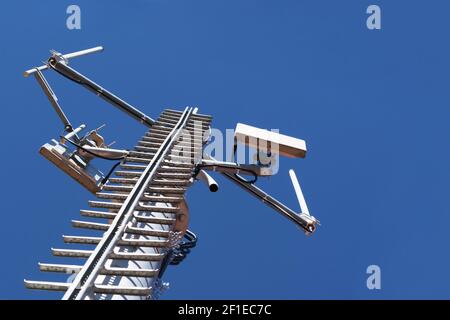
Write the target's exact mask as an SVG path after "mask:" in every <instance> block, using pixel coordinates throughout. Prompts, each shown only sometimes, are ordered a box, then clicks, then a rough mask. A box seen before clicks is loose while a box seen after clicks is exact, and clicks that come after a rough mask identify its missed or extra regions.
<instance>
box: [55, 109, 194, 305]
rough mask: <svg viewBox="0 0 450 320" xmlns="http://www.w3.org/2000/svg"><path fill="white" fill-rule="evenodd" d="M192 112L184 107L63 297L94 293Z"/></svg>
mask: <svg viewBox="0 0 450 320" xmlns="http://www.w3.org/2000/svg"><path fill="white" fill-rule="evenodd" d="M192 112H193V108H190V107H187V108H185V110H184V112H183V113H182V115H181V116H180V119H179V121H178V122H177V124H176V126H175V127H174V128H173V130H172V131H171V132H170V133H169V135H168V136H167V137H166V139H165V140H164V142H163V143H162V145H161V147H160V149H159V150H158V151H157V152H156V154H155V156H154V157H153V159H152V160H151V161H150V163H149V164H148V166H147V168H146V169H145V170H144V172H143V174H142V176H141V177H140V178H139V180H138V181H137V183H136V185H135V186H134V187H133V189H132V191H131V192H130V194H129V195H128V197H127V199H126V200H125V202H124V204H123V206H122V207H121V209H120V210H119V212H118V213H117V216H116V217H115V219H114V220H113V222H112V223H111V227H110V228H109V229H108V231H106V232H105V234H104V236H103V238H102V240H101V241H100V243H99V244H98V245H97V247H96V248H95V250H94V252H93V253H92V254H91V256H90V257H89V259H88V260H87V261H86V263H85V264H84V266H83V268H82V269H81V271H80V272H79V273H78V275H77V276H76V278H75V280H74V281H73V283H72V284H71V285H70V287H69V288H68V290H67V291H66V293H65V294H64V296H63V300H83V299H84V298H85V297H88V296H89V295H90V294H92V292H93V286H94V282H95V279H96V278H97V276H98V275H99V271H100V269H101V268H102V267H103V265H104V264H105V263H106V261H107V260H108V255H109V253H110V252H112V250H113V249H114V247H115V246H116V245H117V243H118V242H119V240H120V239H121V237H122V236H123V233H124V230H125V228H126V225H127V223H128V221H130V220H131V219H132V218H133V212H134V211H135V207H136V206H137V205H138V203H139V200H140V198H141V196H142V195H143V193H144V192H145V189H146V188H147V186H148V185H149V184H150V182H151V181H152V179H153V178H154V176H155V173H156V171H157V169H158V167H159V165H160V163H161V162H162V161H163V160H164V158H165V156H166V155H167V154H168V152H169V151H170V147H171V146H172V145H173V144H174V143H175V142H176V141H177V138H178V136H179V135H180V133H181V130H182V129H183V127H184V126H185V125H186V124H187V122H188V120H189V117H190V116H191V114H192Z"/></svg>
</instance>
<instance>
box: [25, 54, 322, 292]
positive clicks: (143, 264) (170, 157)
mask: <svg viewBox="0 0 450 320" xmlns="http://www.w3.org/2000/svg"><path fill="white" fill-rule="evenodd" d="M101 51H103V47H95V48H91V49H87V50H82V51H78V52H74V53H69V54H61V53H59V52H56V51H51V56H50V58H49V59H48V60H47V61H46V62H45V63H44V64H43V65H42V66H39V67H35V68H32V69H30V70H27V71H25V73H24V76H25V77H28V76H30V75H33V76H34V77H35V78H36V80H37V81H38V83H39V85H40V86H41V88H42V90H43V91H44V93H45V94H46V96H47V98H48V99H49V101H50V104H51V105H52V107H53V109H54V110H55V112H56V114H57V115H58V117H59V119H60V120H61V122H62V124H63V128H64V132H63V134H62V135H61V136H60V137H59V138H58V139H53V140H52V141H51V142H50V143H46V144H44V145H43V146H42V147H41V149H40V153H41V154H42V155H43V156H44V157H45V158H47V159H48V160H49V161H50V162H52V163H53V164H54V165H56V166H57V167H58V168H60V169H61V170H62V171H64V172H65V173H66V174H68V175H69V176H70V177H72V178H73V179H74V180H76V181H77V182H78V183H80V184H81V185H82V186H83V187H85V188H86V189H87V190H89V191H90V192H92V193H93V194H95V195H96V197H97V199H96V200H93V201H89V205H90V207H92V208H93V209H94V210H81V211H80V213H81V215H82V216H84V217H87V218H89V219H91V220H89V221H86V220H83V221H79V220H72V225H73V226H74V227H75V228H81V229H88V230H94V231H99V232H101V234H100V236H66V235H65V236H63V239H64V242H65V243H68V244H75V245H90V246H91V249H89V250H85V249H78V248H76V249H56V248H52V253H53V255H54V256H58V257H65V258H68V257H72V258H82V259H85V262H84V263H83V264H82V265H67V264H54V263H40V264H39V268H40V270H41V271H46V272H59V273H66V274H72V275H71V276H70V277H69V281H67V282H48V281H31V280H25V285H26V287H27V288H30V289H41V290H53V291H62V292H64V295H63V299H64V300H86V299H156V298H158V296H159V295H160V294H161V292H162V291H164V290H165V289H166V288H167V286H168V284H167V283H165V282H163V281H162V277H163V274H164V272H165V270H166V269H167V267H168V266H169V265H177V264H179V263H180V262H181V261H183V259H184V258H185V257H186V255H187V254H188V253H189V252H190V249H192V248H193V247H195V244H196V242H197V237H196V235H195V234H194V233H193V232H191V231H190V230H188V222H189V209H188V206H187V203H186V199H185V196H184V194H185V191H186V190H187V188H189V186H191V185H192V184H193V183H195V182H196V181H202V182H204V183H205V184H206V185H207V186H208V188H209V190H210V191H212V192H216V191H217V190H218V189H219V185H218V183H217V182H216V181H215V180H214V178H213V177H212V176H211V175H210V174H209V173H208V172H211V171H216V172H218V173H220V174H222V175H223V176H224V177H226V178H227V179H228V180H230V181H231V182H233V183H234V184H236V185H238V186H239V187H241V188H243V189H244V190H245V191H247V192H249V193H250V194H252V195H253V196H255V197H256V198H257V199H260V200H261V201H262V202H263V203H265V204H266V205H268V206H269V207H271V208H273V209H274V210H275V211H277V212H278V213H280V214H281V215H283V216H284V217H286V218H288V219H289V220H290V221H292V222H293V223H294V224H295V225H296V226H298V227H299V228H300V229H301V230H303V231H304V232H305V233H306V234H307V235H309V234H312V233H313V232H314V231H315V230H316V225H318V224H319V222H318V221H317V220H316V219H315V218H314V217H313V216H311V215H310V213H309V210H308V207H307V205H306V201H305V198H304V196H303V192H302V189H301V187H300V184H299V182H298V179H297V176H296V174H295V172H294V171H293V170H290V171H289V174H290V177H291V180H292V184H293V187H294V191H295V194H296V196H297V200H298V202H299V206H300V212H296V211H294V210H292V209H290V208H289V207H288V206H286V205H285V204H283V203H282V202H281V201H279V200H277V199H275V198H274V197H272V196H271V195H270V194H268V193H267V192H265V191H264V190H262V189H261V188H259V187H257V186H256V184H255V182H256V179H257V178H258V177H260V176H271V175H273V171H272V168H271V166H270V165H268V163H267V159H269V162H270V159H271V157H272V156H273V155H283V156H288V157H294V158H304V157H305V155H306V143H305V141H303V140H301V139H296V138H293V137H290V136H286V135H282V134H279V133H274V132H271V131H267V130H263V129H260V128H256V127H252V126H249V125H245V124H241V123H238V124H237V126H236V130H235V150H236V149H237V147H238V145H243V146H244V147H245V146H247V147H249V148H255V149H256V151H257V160H258V162H257V163H256V164H239V163H236V162H224V161H219V160H216V159H214V158H213V157H211V156H210V155H208V154H206V153H205V152H204V147H205V146H206V145H207V144H208V142H209V138H210V136H211V127H210V124H211V120H212V117H211V116H209V115H204V114H199V113H198V108H193V107H186V108H184V109H183V110H172V109H165V110H163V112H162V113H161V114H160V116H159V117H158V118H157V119H156V120H155V119H152V118H151V117H149V116H147V115H146V114H145V113H143V112H142V111H140V110H139V109H138V108H136V107H134V106H132V105H131V104H129V103H128V102H126V101H125V100H123V99H121V98H119V97H118V96H116V95H114V94H113V93H111V92H110V91H108V90H106V89H105V88H103V87H101V86H100V85H98V84H97V83H95V82H94V81H92V80H90V79H89V78H87V77H86V76H84V75H83V74H81V73H79V72H78V71H76V70H75V69H73V68H72V67H71V66H69V62H70V61H71V60H72V59H74V58H77V57H81V56H85V55H88V54H93V53H97V52H101ZM46 70H53V71H55V72H57V73H58V74H60V75H62V76H63V77H65V78H67V79H69V80H72V81H73V82H75V83H77V84H79V85H81V86H83V87H85V88H86V89H88V90H89V91H91V92H93V93H94V94H96V95H97V96H99V97H101V98H103V99H104V100H106V101H107V102H109V103H110V104H112V105H113V106H115V107H117V108H118V109H119V110H121V111H123V112H125V114H127V115H128V116H131V117H132V118H133V119H135V120H137V121H138V122H139V123H141V124H143V125H144V126H146V127H148V128H149V130H148V132H147V133H145V135H144V136H143V137H142V138H141V140H140V141H138V143H137V145H136V146H134V148H133V149H132V150H124V149H114V148H112V147H111V145H112V143H110V144H107V143H106V142H105V139H104V138H103V137H102V136H101V135H100V134H99V131H100V129H101V128H102V127H99V128H96V129H94V130H91V131H87V133H85V134H84V135H83V134H82V132H83V131H85V129H86V125H84V124H80V125H79V126H78V127H74V126H73V125H72V123H71V122H70V121H69V119H68V118H67V116H66V114H65V113H64V111H63V109H62V107H61V105H60V104H59V102H58V98H57V96H56V94H55V93H54V91H53V90H52V88H51V87H50V85H49V83H48V82H47V80H46V78H45V77H44V74H43V72H44V71H46ZM261 145H264V146H263V147H262V146H261ZM95 158H101V159H105V160H113V161H116V164H115V165H114V166H113V167H112V169H111V170H110V172H109V173H107V174H104V173H102V172H101V171H100V170H98V169H97V168H95V167H94V166H93V165H92V164H91V161H92V160H93V159H95ZM263 160H265V161H263ZM117 167H120V169H117ZM244 176H251V177H253V179H248V178H246V177H244ZM93 220H95V221H93ZM99 220H100V221H102V222H98V221H99Z"/></svg>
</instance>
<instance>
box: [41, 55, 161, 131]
mask: <svg viewBox="0 0 450 320" xmlns="http://www.w3.org/2000/svg"><path fill="white" fill-rule="evenodd" d="M48 63H49V65H50V67H51V68H53V69H55V70H56V71H57V72H58V73H60V74H62V75H63V76H65V77H67V78H69V79H71V80H73V81H75V82H77V83H79V84H81V85H82V86H83V87H85V88H86V89H88V90H89V91H91V92H93V93H95V94H96V95H98V96H100V97H101V98H103V99H104V100H106V101H107V102H109V103H111V104H112V105H114V106H116V107H117V108H119V109H120V110H122V111H123V112H125V113H126V114H128V115H129V116H131V117H133V118H134V119H136V120H138V121H139V122H140V123H142V124H145V125H147V126H148V127H151V126H152V125H153V123H155V120H153V119H152V118H150V117H149V116H147V115H146V114H145V113H143V112H141V111H140V110H138V109H136V108H135V107H133V106H132V105H130V104H129V103H127V102H126V101H124V100H122V99H120V98H119V97H117V96H116V95H114V94H112V93H111V92H109V91H108V90H106V89H105V88H102V87H101V86H99V85H98V84H97V83H95V82H94V81H92V80H90V79H89V78H87V77H85V76H84V75H82V74H81V73H79V72H78V71H76V70H74V69H72V68H71V67H69V66H68V65H67V64H65V63H63V62H62V61H58V60H57V59H56V58H55V57H52V58H50V59H49V61H48Z"/></svg>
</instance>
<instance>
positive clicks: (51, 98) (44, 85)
mask: <svg viewBox="0 0 450 320" xmlns="http://www.w3.org/2000/svg"><path fill="white" fill-rule="evenodd" d="M34 76H35V78H36V80H37V82H38V83H39V85H40V86H41V88H42V90H43V91H44V93H45V95H46V96H47V98H48V100H49V101H50V104H51V105H52V107H53V109H54V110H55V111H56V114H57V115H58V117H59V118H60V119H61V121H62V123H63V124H64V128H65V129H66V130H67V129H68V131H71V130H73V127H72V124H71V123H70V121H69V119H67V116H66V115H65V113H64V111H63V110H62V108H61V106H60V105H59V103H58V97H57V96H56V94H55V93H54V92H53V90H52V88H51V87H50V85H49V84H48V82H47V80H46V79H45V77H44V75H43V74H42V72H41V71H40V70H39V69H37V68H36V69H35V73H34Z"/></svg>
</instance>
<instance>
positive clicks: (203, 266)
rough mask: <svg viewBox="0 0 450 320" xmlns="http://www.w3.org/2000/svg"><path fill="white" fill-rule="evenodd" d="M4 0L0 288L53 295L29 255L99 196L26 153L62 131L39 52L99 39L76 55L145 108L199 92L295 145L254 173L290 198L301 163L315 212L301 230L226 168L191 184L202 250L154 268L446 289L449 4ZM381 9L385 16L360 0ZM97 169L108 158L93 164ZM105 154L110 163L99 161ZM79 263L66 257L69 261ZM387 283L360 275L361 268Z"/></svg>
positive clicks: (114, 136) (71, 96) (60, 87)
mask: <svg viewBox="0 0 450 320" xmlns="http://www.w3.org/2000/svg"><path fill="white" fill-rule="evenodd" d="M71 3H72V2H69V1H39V2H38V1H8V2H5V3H3V4H2V9H1V10H0V37H1V41H2V46H1V49H0V58H1V59H0V60H1V68H2V70H1V73H0V84H1V89H0V95H1V100H0V101H1V107H2V110H3V111H2V124H1V126H0V130H1V136H2V150H1V154H2V157H1V160H0V161H1V168H2V184H1V203H2V231H1V233H0V240H1V243H2V259H1V261H2V263H1V264H0V268H1V270H0V271H1V273H2V276H3V278H2V281H1V284H0V298H20V299H40V298H56V297H58V296H59V294H53V293H46V292H32V291H27V290H26V289H24V285H23V282H22V281H23V279H24V278H28V279H59V280H61V278H54V277H52V276H51V275H46V274H43V273H40V272H39V271H38V268H37V262H38V261H41V262H58V261H59V262H63V261H64V260H58V259H57V258H53V257H51V254H50V248H51V247H56V248H61V247H67V245H64V244H63V242H62V238H61V235H62V234H80V231H79V230H73V229H72V228H71V226H70V220H71V219H79V218H80V216H79V213H78V211H79V209H86V208H88V206H87V201H88V200H90V199H92V198H93V197H92V196H91V195H90V194H89V193H88V192H87V191H84V190H83V189H82V188H81V187H80V186H79V185H77V184H76V183H74V182H72V181H71V180H70V179H69V178H67V177H66V176H64V175H63V173H61V172H59V171H58V170H57V169H56V168H54V167H53V166H52V165H51V164H50V163H48V162H46V160H44V159H43V158H42V157H41V156H39V154H38V149H39V147H40V146H41V145H42V144H44V143H45V142H47V141H49V140H50V139H51V138H56V137H57V136H58V135H59V133H60V132H61V126H60V123H59V121H58V119H57V117H56V115H55V114H54V112H53V110H52V109H51V107H50V105H49V104H48V102H47V100H46V98H45V96H44V95H43V93H42V92H41V91H40V88H39V87H38V85H37V83H36V82H35V81H34V79H33V78H30V79H24V78H23V77H22V72H23V71H24V70H25V69H28V68H30V67H32V66H34V65H36V64H38V63H40V62H41V61H43V60H44V59H46V58H47V57H48V55H49V54H48V50H49V49H56V50H59V51H61V52H71V51H76V50H80V49H84V48H89V47H93V46H97V45H103V46H104V47H105V52H104V53H102V54H99V55H92V56H89V57H85V58H82V59H79V60H77V61H73V62H72V65H73V66H74V67H76V68H78V69H79V70H80V71H82V72H84V73H85V74H87V75H88V76H90V77H91V78H92V79H94V80H96V81H98V82H99V83H101V84H102V85H104V86H105V87H106V88H108V89H110V90H112V91H114V92H116V93H117V94H119V95H120V96H122V97H123V98H125V99H127V100H128V101H129V102H131V103H132V104H135V105H136V106H138V107H139V108H142V109H143V110H145V112H147V113H148V114H149V115H151V116H153V117H156V116H157V115H158V114H159V112H160V111H161V110H163V108H165V107H172V108H183V107H184V106H186V105H195V106H198V107H199V108H200V110H201V112H203V113H207V114H212V115H214V122H213V124H214V127H216V128H219V129H222V130H224V129H226V128H234V126H235V124H236V123H237V122H244V123H248V124H252V125H255V126H260V127H266V128H280V129H281V130H282V132H283V133H286V134H289V135H293V136H296V137H300V138H303V139H305V140H306V141H307V143H308V147H309V154H308V155H307V157H306V159H300V160H290V159H289V160H288V159H282V162H281V167H280V173H279V174H278V175H277V176H276V177H273V178H271V180H270V181H269V183H267V182H263V183H262V185H263V186H264V187H265V188H266V189H267V190H268V191H271V192H273V194H274V195H276V196H277V197H279V198H280V199H283V200H285V201H286V203H288V204H289V205H290V206H292V207H293V208H294V209H297V204H296V202H295V199H294V192H293V189H292V187H291V185H290V181H289V177H288V169H290V168H295V169H296V171H297V173H298V175H299V177H300V179H301V183H302V186H303V189H304V192H305V196H306V199H307V201H308V203H309V206H310V211H311V212H312V213H313V214H314V215H315V216H316V217H317V218H319V219H320V220H321V221H322V223H323V226H322V227H320V228H319V229H318V231H317V232H316V234H314V236H312V237H309V238H308V237H305V236H304V234H303V233H302V232H300V230H298V229H297V228H295V227H294V226H293V225H292V224H291V223H289V221H287V220H286V219H284V218H282V217H281V216H279V215H278V214H277V213H275V212H274V211H272V210H271V209H269V208H267V207H265V206H264V205H263V204H262V203H260V202H258V201H257V200H256V199H254V198H252V197H250V196H249V195H247V194H246V193H244V192H242V191H241V190H240V189H238V188H237V187H235V186H234V185H232V184H230V183H229V182H228V181H225V180H223V179H222V178H221V177H218V181H219V182H220V184H221V189H220V191H219V192H218V193H216V194H210V193H208V191H207V190H206V188H205V187H204V186H203V185H200V184H198V185H195V186H194V187H192V189H190V190H189V193H188V196H189V204H190V209H191V219H192V222H191V229H192V230H193V231H194V232H196V233H197V234H198V236H199V244H198V247H197V248H196V249H195V250H194V251H193V253H192V254H191V255H190V256H189V257H188V258H187V259H186V261H185V262H183V264H182V265H180V266H178V267H172V268H170V269H169V271H168V272H167V273H166V277H165V280H166V281H169V282H170V283H171V289H170V290H169V291H168V292H167V293H166V294H165V295H164V296H163V298H164V299H177V298H192V299H197V298H204V299H215V298H256V299H259V298H271V299H310V298H337V299H343V298H352V299H362V298H364V299H379V298H388V299H391V298H450V273H449V270H450V257H449V252H448V243H449V239H450V232H449V231H448V230H449V225H450V207H449V204H448V199H449V183H448V181H449V180H450V165H449V164H450V149H449V148H448V144H449V142H448V136H449V133H450V129H449V125H448V121H449V120H448V119H449V117H450V105H449V103H450V90H449V89H448V83H449V74H450V62H449V56H450V46H449V42H448V35H449V26H448V12H450V4H449V3H448V1H437V0H436V1H379V0H376V1H375V0H374V1H356V0H355V1H319V0H314V1H312V0H311V1H297V0H295V1H294V0H292V1H257V0H252V1H250V0H245V1H242V0H239V1H237V0H236V1H235V0H226V1H218V0H215V1H211V0H204V1H199V0H196V1H194V0H192V1H186V0H134V1H81V0H77V1H76V4H78V5H80V7H81V9H82V30H79V31H69V30H68V29H67V28H66V24H65V20H66V17H67V15H66V13H65V11H66V8H67V6H68V5H69V4H71ZM369 4H378V5H380V6H381V9H382V30H381V31H369V30H368V29H367V28H366V24H365V21H366V17H367V15H366V13H365V11H366V8H367V6H368V5H369ZM47 77H48V80H49V81H50V82H51V84H52V85H53V87H54V89H55V91H56V93H57V94H58V96H59V97H60V102H61V104H62V105H63V106H64V108H65V110H66V112H67V114H68V116H69V117H70V118H71V120H72V122H73V123H74V124H80V123H86V124H87V125H88V126H89V127H90V128H93V127H96V126H99V125H100V124H102V123H107V124H108V127H107V128H106V129H105V130H104V132H103V133H104V135H105V136H106V138H107V139H108V140H109V141H111V140H116V141H117V144H116V146H117V147H123V148H129V147H131V146H132V145H133V144H134V143H135V141H136V140H137V139H138V138H139V137H140V136H141V135H142V134H143V132H144V131H145V128H144V127H141V126H139V125H136V123H135V122H134V120H132V119H129V118H127V117H126V116H124V115H123V114H122V113H121V112H120V111H117V110H115V109H114V108H112V107H110V106H109V105H107V104H106V103H105V102H103V101H101V100H99V99H97V98H96V97H95V96H94V95H92V94H91V93H89V92H86V91H84V89H83V88H81V87H77V86H75V85H74V84H73V83H70V82H68V81H66V80H64V79H62V78H60V77H58V76H57V75H55V74H51V73H47ZM99 165H100V166H101V167H106V166H104V164H99ZM107 165H109V163H108V164H107ZM72 262H73V261H72ZM371 264H377V265H379V266H380V267H381V270H382V289H381V290H380V291H369V290H368V289H367V288H366V277H367V275H366V268H367V266H368V265H371Z"/></svg>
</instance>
